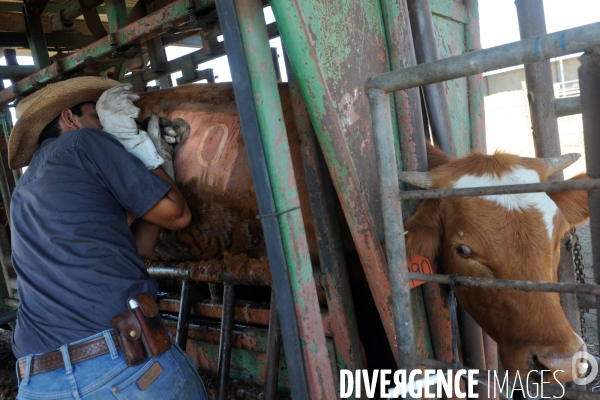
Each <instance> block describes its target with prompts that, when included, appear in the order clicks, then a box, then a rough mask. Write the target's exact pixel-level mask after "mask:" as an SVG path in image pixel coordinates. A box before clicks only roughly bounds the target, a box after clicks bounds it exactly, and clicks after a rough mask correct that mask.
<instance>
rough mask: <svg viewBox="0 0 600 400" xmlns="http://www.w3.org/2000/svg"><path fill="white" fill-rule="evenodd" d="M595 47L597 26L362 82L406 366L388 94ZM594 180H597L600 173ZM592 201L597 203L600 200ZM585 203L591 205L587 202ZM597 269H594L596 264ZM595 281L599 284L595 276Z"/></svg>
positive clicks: (599, 38)
mask: <svg viewBox="0 0 600 400" xmlns="http://www.w3.org/2000/svg"><path fill="white" fill-rule="evenodd" d="M597 43H600V23H596V24H590V25H586V26H583V27H579V28H574V29H569V30H566V31H562V32H557V33H554V34H551V35H546V36H541V37H536V38H531V39H526V40H522V41H520V42H516V43H511V44H507V45H504V46H498V47H494V48H491V49H486V50H478V51H474V52H472V53H468V54H463V55H459V56H454V57H450V58H447V59H444V60H440V61H435V62H431V63H428V64H423V65H418V66H415V67H412V68H404V69H401V70H397V71H392V72H388V73H384V74H380V75H376V76H373V77H372V78H371V79H370V80H369V82H368V83H367V85H366V89H367V94H368V96H369V102H370V105H371V120H372V124H373V134H374V137H375V144H376V150H377V152H376V155H377V164H378V167H379V175H380V190H381V197H382V208H383V213H384V221H385V225H384V226H385V242H386V245H387V255H388V263H389V265H390V268H389V269H390V281H391V283H392V302H393V309H394V317H395V319H396V321H395V326H396V333H397V335H398V343H397V346H398V351H399V353H400V354H402V355H404V356H405V357H407V359H410V361H411V362H412V361H413V360H414V354H413V352H412V350H411V349H412V348H414V337H413V335H412V332H411V331H412V330H411V329H403V327H405V326H412V314H411V310H410V291H409V289H408V287H409V286H408V280H407V279H408V272H407V271H406V268H405V265H406V249H405V243H404V240H403V237H404V236H403V233H404V223H403V221H402V207H401V203H400V201H399V200H398V194H399V193H400V190H399V185H398V172H397V170H396V169H395V168H391V167H390V166H395V165H396V155H395V151H394V147H393V139H392V137H393V127H392V119H391V113H390V98H389V96H388V93H390V92H392V91H397V90H404V89H408V88H411V87H415V86H422V85H424V84H429V83H433V82H441V81H444V80H448V79H454V78H459V77H464V76H468V75H473V74H477V73H481V72H484V71H488V70H492V69H499V68H503V67H508V66H511V65H518V64H522V63H526V62H534V61H539V60H544V59H548V58H551V57H556V56H560V55H564V54H570V53H575V52H579V51H585V50H587V49H588V48H590V47H591V46H593V45H594V44H597ZM596 148H597V147H596ZM599 167H600V161H599ZM599 171H600V168H599ZM598 175H599V177H600V173H599V174H598ZM555 184H560V183H555ZM590 195H591V194H590ZM599 197H600V196H599ZM598 201H599V202H600V199H598ZM590 204H592V201H591V198H590ZM599 211H600V210H599ZM592 221H593V220H592ZM598 223H599V225H598V226H597V228H599V232H598V235H599V236H598V240H600V216H599V220H598ZM598 268H599V270H600V265H599V266H598ZM597 276H598V279H600V273H599V274H597ZM407 331H408V332H407ZM402 367H403V366H401V368H402Z"/></svg>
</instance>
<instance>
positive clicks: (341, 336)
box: [284, 56, 366, 371]
mask: <svg viewBox="0 0 600 400" xmlns="http://www.w3.org/2000/svg"><path fill="white" fill-rule="evenodd" d="M284 57H285V56H284ZM286 59H287V57H286ZM286 66H288V64H287V63H286ZM287 71H288V79H289V84H290V92H291V97H292V107H293V109H294V115H295V117H296V126H297V128H298V139H299V141H300V151H301V154H302V163H303V165H304V173H305V179H306V184H307V186H308V194H309V198H310V208H311V210H312V217H313V221H314V225H315V233H316V235H317V237H318V238H319V239H320V240H318V241H317V246H318V248H319V261H320V264H321V272H322V280H321V281H322V283H323V286H324V289H325V293H326V296H327V307H328V309H329V314H330V315H331V317H332V318H331V321H332V325H333V326H332V328H333V330H334V335H333V340H334V342H335V347H336V350H337V351H336V353H337V354H338V357H339V359H340V360H339V364H340V368H341V369H350V370H353V371H354V370H356V369H361V368H365V366H366V364H365V360H363V357H362V351H361V345H360V339H359V337H358V325H357V323H356V314H355V312H354V304H353V301H352V292H351V291H350V281H349V279H348V271H347V266H346V260H345V257H344V249H343V245H342V239H341V236H340V230H339V221H338V219H337V212H336V210H335V197H334V196H335V192H334V190H333V183H332V182H331V178H330V177H329V171H327V165H326V164H325V160H324V159H323V154H322V152H321V149H320V148H319V145H318V142H317V138H316V136H315V132H314V129H313V127H312V123H311V122H310V117H309V116H308V110H307V109H306V106H305V105H304V100H302V96H301V95H300V91H299V88H298V85H297V82H296V77H295V75H294V73H293V71H292V69H291V68H289V67H288V68H287Z"/></svg>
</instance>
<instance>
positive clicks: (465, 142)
mask: <svg viewBox="0 0 600 400" xmlns="http://www.w3.org/2000/svg"><path fill="white" fill-rule="evenodd" d="M433 23H434V28H435V35H436V39H437V41H438V48H439V51H440V56H441V57H442V58H447V57H451V56H454V55H458V54H463V53H465V52H466V36H465V25H464V24H463V23H461V22H457V21H454V20H451V19H448V18H444V17H441V16H439V15H436V14H434V15H433ZM446 87H447V91H448V100H449V103H450V116H451V118H452V120H451V122H452V131H453V133H454V142H455V144H456V150H457V154H458V156H465V155H467V154H468V153H469V152H470V151H471V135H470V132H471V124H470V115H469V97H468V90H467V78H460V79H454V80H451V81H447V82H446Z"/></svg>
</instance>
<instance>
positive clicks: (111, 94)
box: [96, 83, 165, 170]
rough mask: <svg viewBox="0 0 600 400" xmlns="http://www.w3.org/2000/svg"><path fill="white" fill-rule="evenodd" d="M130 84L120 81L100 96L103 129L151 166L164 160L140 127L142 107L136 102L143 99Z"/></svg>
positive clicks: (150, 167) (147, 165) (159, 164)
mask: <svg viewBox="0 0 600 400" xmlns="http://www.w3.org/2000/svg"><path fill="white" fill-rule="evenodd" d="M131 87H132V86H131V85H130V84H127V83H125V84H123V83H122V84H120V85H117V86H115V87H113V88H111V89H108V90H107V91H105V92H104V93H102V95H101V96H100V98H99V99H98V102H97V103H96V111H97V112H98V118H99V119H100V123H101V124H102V126H103V128H104V131H105V132H108V133H110V134H111V135H112V136H113V137H114V138H115V139H117V140H118V141H119V142H120V143H121V144H122V145H123V147H125V150H127V151H128V152H129V153H131V154H133V155H134V156H136V157H137V158H139V159H140V160H141V161H142V162H143V163H144V165H145V166H146V168H148V169H149V170H153V169H156V168H158V167H160V166H161V165H162V164H163V163H164V161H165V160H164V159H163V158H162V157H161V156H160V155H159V153H158V152H157V150H156V147H155V145H154V143H153V142H152V140H151V139H150V138H149V137H148V134H146V132H144V131H142V130H138V127H137V123H136V121H135V118H137V116H138V114H139V112H140V109H139V108H137V107H136V106H135V105H134V104H133V102H134V101H137V100H139V99H140V96H138V95H137V94H134V93H131Z"/></svg>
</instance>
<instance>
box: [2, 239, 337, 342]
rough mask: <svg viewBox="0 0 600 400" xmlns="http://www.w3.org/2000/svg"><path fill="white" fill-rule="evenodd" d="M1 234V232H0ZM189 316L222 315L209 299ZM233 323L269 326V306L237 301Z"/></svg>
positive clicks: (162, 304)
mask: <svg viewBox="0 0 600 400" xmlns="http://www.w3.org/2000/svg"><path fill="white" fill-rule="evenodd" d="M0 232H1V231H0ZM158 304H159V308H160V309H161V310H164V311H168V312H172V313H177V312H179V300H177V299H171V298H161V299H159V300H158ZM190 314H191V315H193V316H196V317H205V318H213V319H220V318H221V316H222V314H223V306H222V305H221V304H218V303H217V304H215V303H213V302H212V301H211V300H210V299H202V300H198V301H195V302H193V303H192V306H191V309H190ZM321 318H322V319H323V328H324V330H325V335H326V336H333V335H334V333H333V329H332V328H331V327H332V325H333V322H332V318H331V316H330V315H329V313H328V312H326V311H323V312H321ZM233 321H234V322H235V323H236V324H246V325H262V326H269V304H267V303H261V302H253V301H246V300H238V301H237V302H236V306H235V311H234V313H233Z"/></svg>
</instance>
